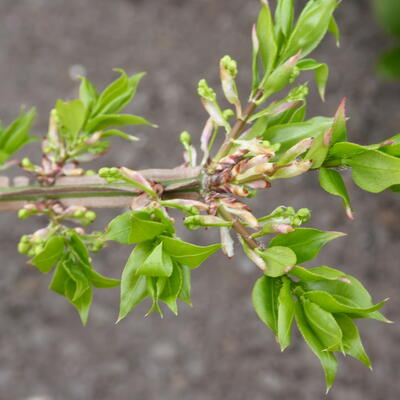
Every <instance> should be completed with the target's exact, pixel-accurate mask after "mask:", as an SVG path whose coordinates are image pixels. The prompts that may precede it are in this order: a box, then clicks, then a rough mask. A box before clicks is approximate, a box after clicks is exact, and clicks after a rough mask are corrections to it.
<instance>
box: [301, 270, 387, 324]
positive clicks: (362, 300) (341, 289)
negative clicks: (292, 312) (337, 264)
mask: <svg viewBox="0 0 400 400" xmlns="http://www.w3.org/2000/svg"><path fill="white" fill-rule="evenodd" d="M346 281H347V282H350V284H349V283H346ZM346 281H339V280H337V281H318V282H308V283H307V289H308V290H312V291H322V292H327V293H328V294H330V295H332V296H333V298H334V299H335V300H336V301H338V302H340V303H341V304H344V305H347V306H349V307H354V308H359V309H360V308H361V309H364V310H366V309H373V308H376V309H378V308H380V307H382V305H383V304H384V303H385V302H382V303H379V304H377V305H374V304H373V302H372V299H371V295H370V294H369V293H368V291H367V289H365V287H364V286H363V285H362V283H361V282H360V281H358V280H357V279H356V278H354V277H353V276H351V275H346ZM324 298H326V296H325V297H324ZM330 300H331V299H328V301H330ZM335 306H336V305H335ZM337 312H344V311H337ZM355 316H356V317H357V318H373V319H376V320H378V321H382V322H389V321H388V320H387V319H386V318H385V317H384V316H383V315H382V314H381V313H379V312H377V311H374V312H369V313H367V314H365V311H363V314H359V313H358V312H356V313H355Z"/></svg>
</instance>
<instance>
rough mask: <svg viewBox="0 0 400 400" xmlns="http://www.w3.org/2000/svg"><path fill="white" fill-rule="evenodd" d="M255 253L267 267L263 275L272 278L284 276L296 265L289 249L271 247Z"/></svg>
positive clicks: (294, 256)
mask: <svg viewBox="0 0 400 400" xmlns="http://www.w3.org/2000/svg"><path fill="white" fill-rule="evenodd" d="M257 253H258V254H259V255H260V256H261V258H262V259H263V260H264V261H265V263H266V265H267V267H266V269H265V271H264V273H265V275H267V276H271V277H274V278H276V277H278V276H282V275H284V274H285V273H286V272H288V270H289V269H290V268H292V267H293V265H294V264H296V254H295V253H294V252H293V250H291V249H290V248H289V247H282V246H272V247H269V248H268V249H266V250H264V251H257Z"/></svg>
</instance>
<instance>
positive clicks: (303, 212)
mask: <svg viewBox="0 0 400 400" xmlns="http://www.w3.org/2000/svg"><path fill="white" fill-rule="evenodd" d="M297 215H298V216H299V217H300V218H301V219H302V220H303V222H306V221H308V220H309V219H310V218H311V211H310V210H309V209H308V208H300V210H299V211H297Z"/></svg>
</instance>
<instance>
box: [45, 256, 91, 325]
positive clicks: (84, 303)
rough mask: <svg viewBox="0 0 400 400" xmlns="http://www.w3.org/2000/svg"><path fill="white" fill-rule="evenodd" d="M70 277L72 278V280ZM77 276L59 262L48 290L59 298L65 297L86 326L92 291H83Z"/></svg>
mask: <svg viewBox="0 0 400 400" xmlns="http://www.w3.org/2000/svg"><path fill="white" fill-rule="evenodd" d="M71 276H74V278H72V277H71ZM78 276H79V273H76V271H75V273H72V272H71V268H70V266H69V265H68V262H67V261H64V262H60V263H59V264H58V266H57V268H56V269H55V271H54V274H53V278H52V280H51V282H50V285H49V289H51V290H53V291H55V292H56V293H58V294H60V295H61V296H65V297H66V298H67V299H68V300H69V301H70V302H71V304H72V305H73V306H74V307H75V308H76V309H77V310H78V312H79V315H80V318H81V321H82V324H83V325H86V323H87V320H88V317H89V310H90V306H91V304H92V298H93V291H92V288H91V287H90V286H89V287H88V288H87V289H86V290H83V288H84V286H85V285H84V281H83V279H82V280H80V278H78ZM77 282H78V284H77ZM77 294H80V296H79V297H78V296H77Z"/></svg>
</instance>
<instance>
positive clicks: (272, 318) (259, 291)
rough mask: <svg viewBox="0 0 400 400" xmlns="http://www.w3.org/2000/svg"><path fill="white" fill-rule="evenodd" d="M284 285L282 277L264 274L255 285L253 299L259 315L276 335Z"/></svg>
mask: <svg viewBox="0 0 400 400" xmlns="http://www.w3.org/2000/svg"><path fill="white" fill-rule="evenodd" d="M281 287H282V279H281V278H270V277H268V276H263V277H261V278H259V279H258V280H257V282H256V284H255V285H254V288H253V293H252V300H253V306H254V309H255V310H256V313H257V315H258V317H259V318H260V319H261V321H263V322H264V324H266V325H267V326H268V327H269V328H270V329H271V330H272V332H274V334H275V335H277V334H278V296H279V292H280V289H281Z"/></svg>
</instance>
